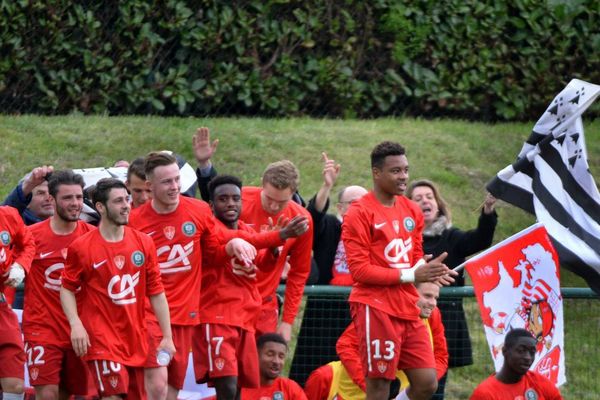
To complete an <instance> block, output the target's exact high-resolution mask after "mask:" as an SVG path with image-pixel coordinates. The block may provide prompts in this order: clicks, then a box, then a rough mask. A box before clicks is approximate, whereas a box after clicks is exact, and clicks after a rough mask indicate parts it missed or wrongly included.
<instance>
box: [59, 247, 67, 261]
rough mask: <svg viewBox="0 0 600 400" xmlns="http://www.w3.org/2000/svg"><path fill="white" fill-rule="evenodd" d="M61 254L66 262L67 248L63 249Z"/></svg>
mask: <svg viewBox="0 0 600 400" xmlns="http://www.w3.org/2000/svg"><path fill="white" fill-rule="evenodd" d="M60 254H61V255H62V257H63V258H64V259H65V260H66V259H67V248H66V247H65V248H64V249H61V250H60Z"/></svg>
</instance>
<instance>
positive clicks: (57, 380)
mask: <svg viewBox="0 0 600 400" xmlns="http://www.w3.org/2000/svg"><path fill="white" fill-rule="evenodd" d="M25 353H26V354H27V369H28V371H29V379H30V381H31V385H32V386H41V385H59V384H60V387H61V388H62V389H65V390H66V391H67V392H69V394H73V395H80V396H86V395H88V394H89V395H93V394H95V393H88V383H89V380H90V379H91V378H92V376H91V375H90V371H89V369H88V367H87V363H86V362H85V361H83V360H82V359H81V358H80V357H77V355H76V354H75V352H74V351H73V349H72V348H65V347H61V346H55V345H52V344H42V343H35V342H25Z"/></svg>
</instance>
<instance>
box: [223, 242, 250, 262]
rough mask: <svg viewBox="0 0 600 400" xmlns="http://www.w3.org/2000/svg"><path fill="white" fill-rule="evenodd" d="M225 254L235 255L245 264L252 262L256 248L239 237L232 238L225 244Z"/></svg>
mask: <svg viewBox="0 0 600 400" xmlns="http://www.w3.org/2000/svg"><path fill="white" fill-rule="evenodd" d="M225 250H226V251H227V254H228V255H229V256H231V257H236V258H237V259H238V260H240V261H241V262H243V263H245V264H246V265H250V264H252V261H254V258H256V248H255V247H254V246H252V245H251V244H250V243H248V242H246V241H245V240H244V239H241V238H233V239H231V240H230V241H229V242H227V245H226V246H225Z"/></svg>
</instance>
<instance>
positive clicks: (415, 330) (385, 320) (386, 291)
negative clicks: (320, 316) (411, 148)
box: [342, 142, 456, 400]
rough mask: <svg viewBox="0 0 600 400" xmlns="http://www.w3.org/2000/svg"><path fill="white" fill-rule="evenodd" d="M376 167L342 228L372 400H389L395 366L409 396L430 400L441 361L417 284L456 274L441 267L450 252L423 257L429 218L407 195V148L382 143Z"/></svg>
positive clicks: (375, 151) (353, 307) (441, 280)
mask: <svg viewBox="0 0 600 400" xmlns="http://www.w3.org/2000/svg"><path fill="white" fill-rule="evenodd" d="M371 169H372V176H373V190H372V191H371V192H369V193H368V194H366V195H364V196H363V197H362V198H361V199H360V200H358V201H357V202H355V203H354V204H353V205H352V206H351V207H350V209H349V210H348V212H347V213H346V216H345V217H344V224H343V227H342V240H343V241H344V245H345V246H346V257H347V260H348V266H349V269H350V273H351V274H352V279H353V280H354V282H355V283H354V285H353V287H352V291H351V292H350V298H349V302H350V310H351V314H352V319H353V322H354V326H355V328H356V332H357V335H358V338H359V350H360V354H361V361H362V364H363V369H364V371H365V372H366V393H367V399H368V400H376V399H386V396H387V395H388V394H389V387H390V382H391V380H393V379H394V376H395V372H396V370H397V369H401V370H403V371H404V372H405V373H406V375H407V376H408V379H409V381H410V387H409V388H408V391H407V392H406V393H405V398H409V399H411V400H419V399H428V398H430V397H431V395H432V394H433V393H434V392H435V389H436V387H437V380H436V373H435V360H434V357H433V351H432V349H431V343H430V340H429V337H428V334H427V329H426V327H425V325H424V324H423V323H422V322H421V321H420V319H419V308H418V307H417V301H418V298H419V296H418V293H417V290H416V288H415V286H414V285H413V283H414V282H426V281H430V282H436V283H438V284H449V283H450V282H452V281H453V280H454V279H453V278H452V276H455V275H456V272H454V271H451V270H450V269H448V267H446V266H445V265H444V264H443V263H442V261H443V259H444V258H445V257H446V254H445V253H443V254H441V255H440V256H438V257H437V258H436V259H433V260H431V259H430V257H429V256H427V257H424V255H423V249H422V230H423V225H424V222H423V214H422V212H421V210H420V209H419V207H418V206H417V205H416V204H415V203H413V202H412V201H410V200H409V199H407V198H406V197H404V196H402V194H403V193H404V191H405V190H406V184H407V181H408V159H407V158H406V154H405V150H404V147H402V146H401V145H400V144H398V143H394V142H382V143H380V144H378V145H377V146H376V147H375V148H374V149H373V151H372V153H371Z"/></svg>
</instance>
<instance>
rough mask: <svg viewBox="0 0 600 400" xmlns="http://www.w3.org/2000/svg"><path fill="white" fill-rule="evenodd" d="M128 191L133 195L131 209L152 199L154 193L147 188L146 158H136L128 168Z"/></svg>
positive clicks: (126, 182) (126, 183)
mask: <svg viewBox="0 0 600 400" xmlns="http://www.w3.org/2000/svg"><path fill="white" fill-rule="evenodd" d="M125 185H127V190H129V193H130V194H131V208H137V207H139V206H141V205H142V204H144V203H145V202H147V201H148V200H150V199H151V198H152V192H151V191H150V189H149V188H148V186H146V173H145V172H144V158H143V157H139V158H136V159H135V160H133V161H132V162H131V164H129V167H128V168H127V180H126V181H125Z"/></svg>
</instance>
